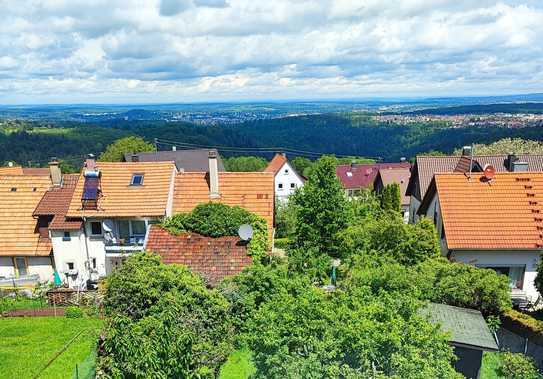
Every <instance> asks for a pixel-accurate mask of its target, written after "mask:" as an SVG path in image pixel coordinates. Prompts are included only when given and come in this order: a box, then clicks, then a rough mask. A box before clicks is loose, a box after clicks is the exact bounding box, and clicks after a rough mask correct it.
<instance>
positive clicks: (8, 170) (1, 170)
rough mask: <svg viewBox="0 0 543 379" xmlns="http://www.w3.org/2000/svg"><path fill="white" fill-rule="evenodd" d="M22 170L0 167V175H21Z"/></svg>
mask: <svg viewBox="0 0 543 379" xmlns="http://www.w3.org/2000/svg"><path fill="white" fill-rule="evenodd" d="M23 174H24V172H23V168H22V167H20V166H13V167H0V175H23Z"/></svg>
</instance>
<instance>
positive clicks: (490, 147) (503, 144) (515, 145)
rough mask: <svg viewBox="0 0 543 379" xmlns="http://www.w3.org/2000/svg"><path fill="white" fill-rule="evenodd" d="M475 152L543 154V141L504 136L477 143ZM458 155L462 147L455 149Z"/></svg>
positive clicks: (485, 153)
mask: <svg viewBox="0 0 543 379" xmlns="http://www.w3.org/2000/svg"><path fill="white" fill-rule="evenodd" d="M473 152H474V154H477V155H491V154H508V153H514V154H543V142H540V141H532V140H526V139H522V138H503V139H501V140H499V141H496V142H493V143H490V144H475V145H473ZM454 153H455V154H456V155H460V154H462V149H456V150H455V151H454Z"/></svg>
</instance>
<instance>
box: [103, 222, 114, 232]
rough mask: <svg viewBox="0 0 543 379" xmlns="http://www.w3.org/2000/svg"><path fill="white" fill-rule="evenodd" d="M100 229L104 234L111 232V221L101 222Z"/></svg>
mask: <svg viewBox="0 0 543 379" xmlns="http://www.w3.org/2000/svg"><path fill="white" fill-rule="evenodd" d="M102 228H103V229H104V231H105V232H110V233H111V232H113V220H104V221H103V222H102Z"/></svg>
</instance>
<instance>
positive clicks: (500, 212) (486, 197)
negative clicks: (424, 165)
mask: <svg viewBox="0 0 543 379" xmlns="http://www.w3.org/2000/svg"><path fill="white" fill-rule="evenodd" d="M435 188H436V191H437V194H438V198H439V204H440V207H441V213H442V215H443V225H444V228H445V236H446V239H447V246H448V248H449V249H453V250H454V249H515V250H519V249H520V250H522V249H540V248H543V238H542V235H543V234H542V233H543V172H531V173H528V172H511V173H497V174H496V175H495V177H494V179H493V180H492V181H490V182H488V181H485V180H484V176H483V175H481V174H480V173H477V174H472V177H471V180H468V178H467V176H466V175H465V174H436V175H435Z"/></svg>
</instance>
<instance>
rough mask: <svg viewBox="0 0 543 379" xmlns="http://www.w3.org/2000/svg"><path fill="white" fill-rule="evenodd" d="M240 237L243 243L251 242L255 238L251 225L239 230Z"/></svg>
mask: <svg viewBox="0 0 543 379" xmlns="http://www.w3.org/2000/svg"><path fill="white" fill-rule="evenodd" d="M238 236H239V238H241V239H242V240H243V241H249V240H250V239H251V238H253V227H252V226H251V225H249V224H243V225H241V226H240V227H239V229H238Z"/></svg>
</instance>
